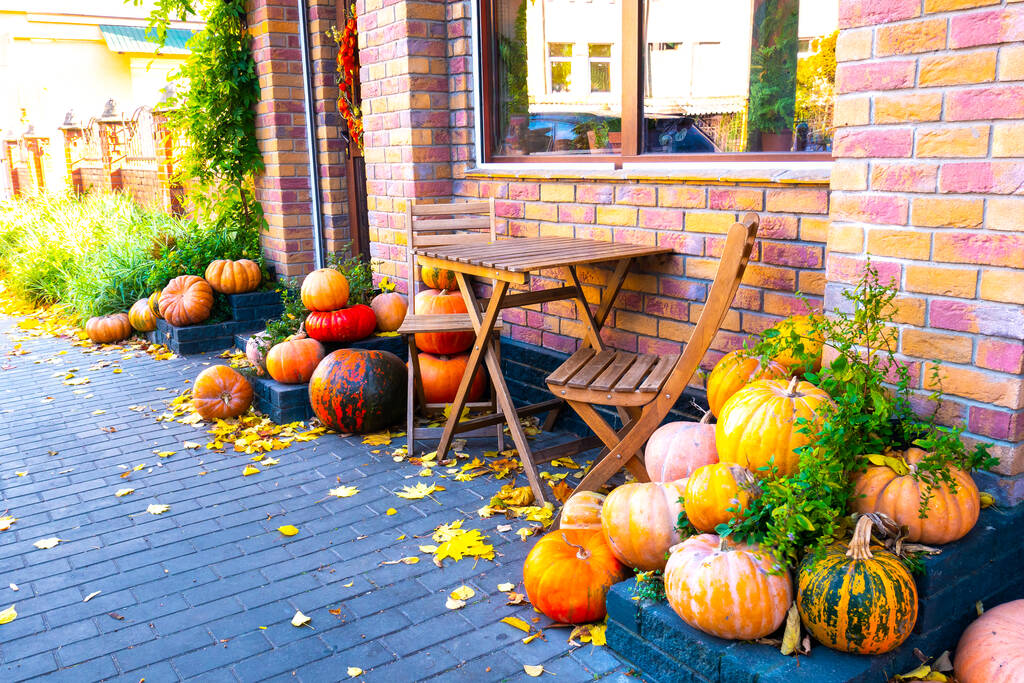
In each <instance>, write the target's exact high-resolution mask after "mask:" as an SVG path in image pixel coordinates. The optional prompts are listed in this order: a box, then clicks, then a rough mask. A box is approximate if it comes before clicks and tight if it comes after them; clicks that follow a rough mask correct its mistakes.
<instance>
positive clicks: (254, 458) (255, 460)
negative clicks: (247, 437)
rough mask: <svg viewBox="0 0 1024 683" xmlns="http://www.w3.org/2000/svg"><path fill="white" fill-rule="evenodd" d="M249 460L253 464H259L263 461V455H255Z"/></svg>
mask: <svg viewBox="0 0 1024 683" xmlns="http://www.w3.org/2000/svg"><path fill="white" fill-rule="evenodd" d="M249 459H250V460H252V461H253V462H259V461H260V460H262V459H263V456H262V455H254V456H252V457H251V458H249Z"/></svg>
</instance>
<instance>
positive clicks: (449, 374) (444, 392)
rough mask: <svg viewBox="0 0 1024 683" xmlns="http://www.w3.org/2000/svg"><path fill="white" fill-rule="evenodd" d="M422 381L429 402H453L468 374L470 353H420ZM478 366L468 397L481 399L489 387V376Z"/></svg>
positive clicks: (426, 399) (469, 398) (425, 396)
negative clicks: (441, 354) (467, 367)
mask: <svg viewBox="0 0 1024 683" xmlns="http://www.w3.org/2000/svg"><path fill="white" fill-rule="evenodd" d="M419 362H420V383H421V385H422V387H423V398H424V400H425V401H426V402H427V403H451V402H452V401H454V400H455V394H456V393H458V391H459V383H460V382H461V381H462V376H463V375H464V374H466V364H467V363H468V362H469V354H468V353H459V354H456V355H454V356H434V355H432V354H429V353H421V354H419ZM481 370H482V368H477V371H476V373H474V375H473V381H472V382H471V383H470V385H469V393H468V394H467V396H466V399H467V400H469V401H476V400H479V398H480V397H481V396H483V395H484V390H485V389H487V376H486V375H485V374H484V373H483V372H482V371H481Z"/></svg>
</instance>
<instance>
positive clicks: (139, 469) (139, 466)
mask: <svg viewBox="0 0 1024 683" xmlns="http://www.w3.org/2000/svg"><path fill="white" fill-rule="evenodd" d="M145 467H146V463H144V462H140V463H139V464H138V465H136V466H135V467H133V468H132V472H139V471H141V470H142V469H143V468H145Z"/></svg>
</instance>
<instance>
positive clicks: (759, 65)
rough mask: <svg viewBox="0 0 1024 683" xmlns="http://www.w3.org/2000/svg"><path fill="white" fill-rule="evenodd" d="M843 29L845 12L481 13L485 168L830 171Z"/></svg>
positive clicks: (692, 8) (775, 0) (512, 8)
mask: <svg viewBox="0 0 1024 683" xmlns="http://www.w3.org/2000/svg"><path fill="white" fill-rule="evenodd" d="M838 18H839V9H838V0H716V2H714V3H707V2H698V1H697V0H587V2H580V1H579V0H480V25H481V29H482V30H481V31H480V33H481V38H480V39H481V41H482V44H481V47H480V49H481V54H482V59H481V66H482V72H481V74H480V80H481V83H482V84H484V85H483V86H482V87H483V90H482V92H481V97H482V104H483V107H482V113H483V125H484V130H483V131H481V139H483V140H484V141H485V145H484V155H485V160H487V161H530V160H544V159H551V160H555V161H573V160H577V159H579V160H587V159H594V158H595V157H599V158H600V159H601V160H604V161H613V162H616V163H623V162H637V161H666V160H686V159H696V160H711V159H715V160H722V161H724V160H729V159H751V160H753V159H808V160H814V159H823V158H828V157H827V153H828V152H829V151H830V150H831V144H832V142H831V141H832V131H833V126H832V109H833V100H834V83H835V40H836V35H837V26H838ZM584 50H585V52H584Z"/></svg>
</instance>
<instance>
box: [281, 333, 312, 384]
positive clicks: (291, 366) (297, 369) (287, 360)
mask: <svg viewBox="0 0 1024 683" xmlns="http://www.w3.org/2000/svg"><path fill="white" fill-rule="evenodd" d="M323 359H324V345H323V344H321V343H320V342H318V341H317V340H316V339H307V338H300V339H291V340H288V341H283V342H281V343H280V344H275V345H274V347H273V348H272V349H270V351H269V352H268V353H267V373H268V374H269V375H270V376H271V377H273V378H274V379H275V380H277V381H278V382H280V383H281V384H305V383H306V382H308V381H309V378H310V377H312V376H313V371H314V370H316V366H317V365H319V364H320V361H322V360H323Z"/></svg>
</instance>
